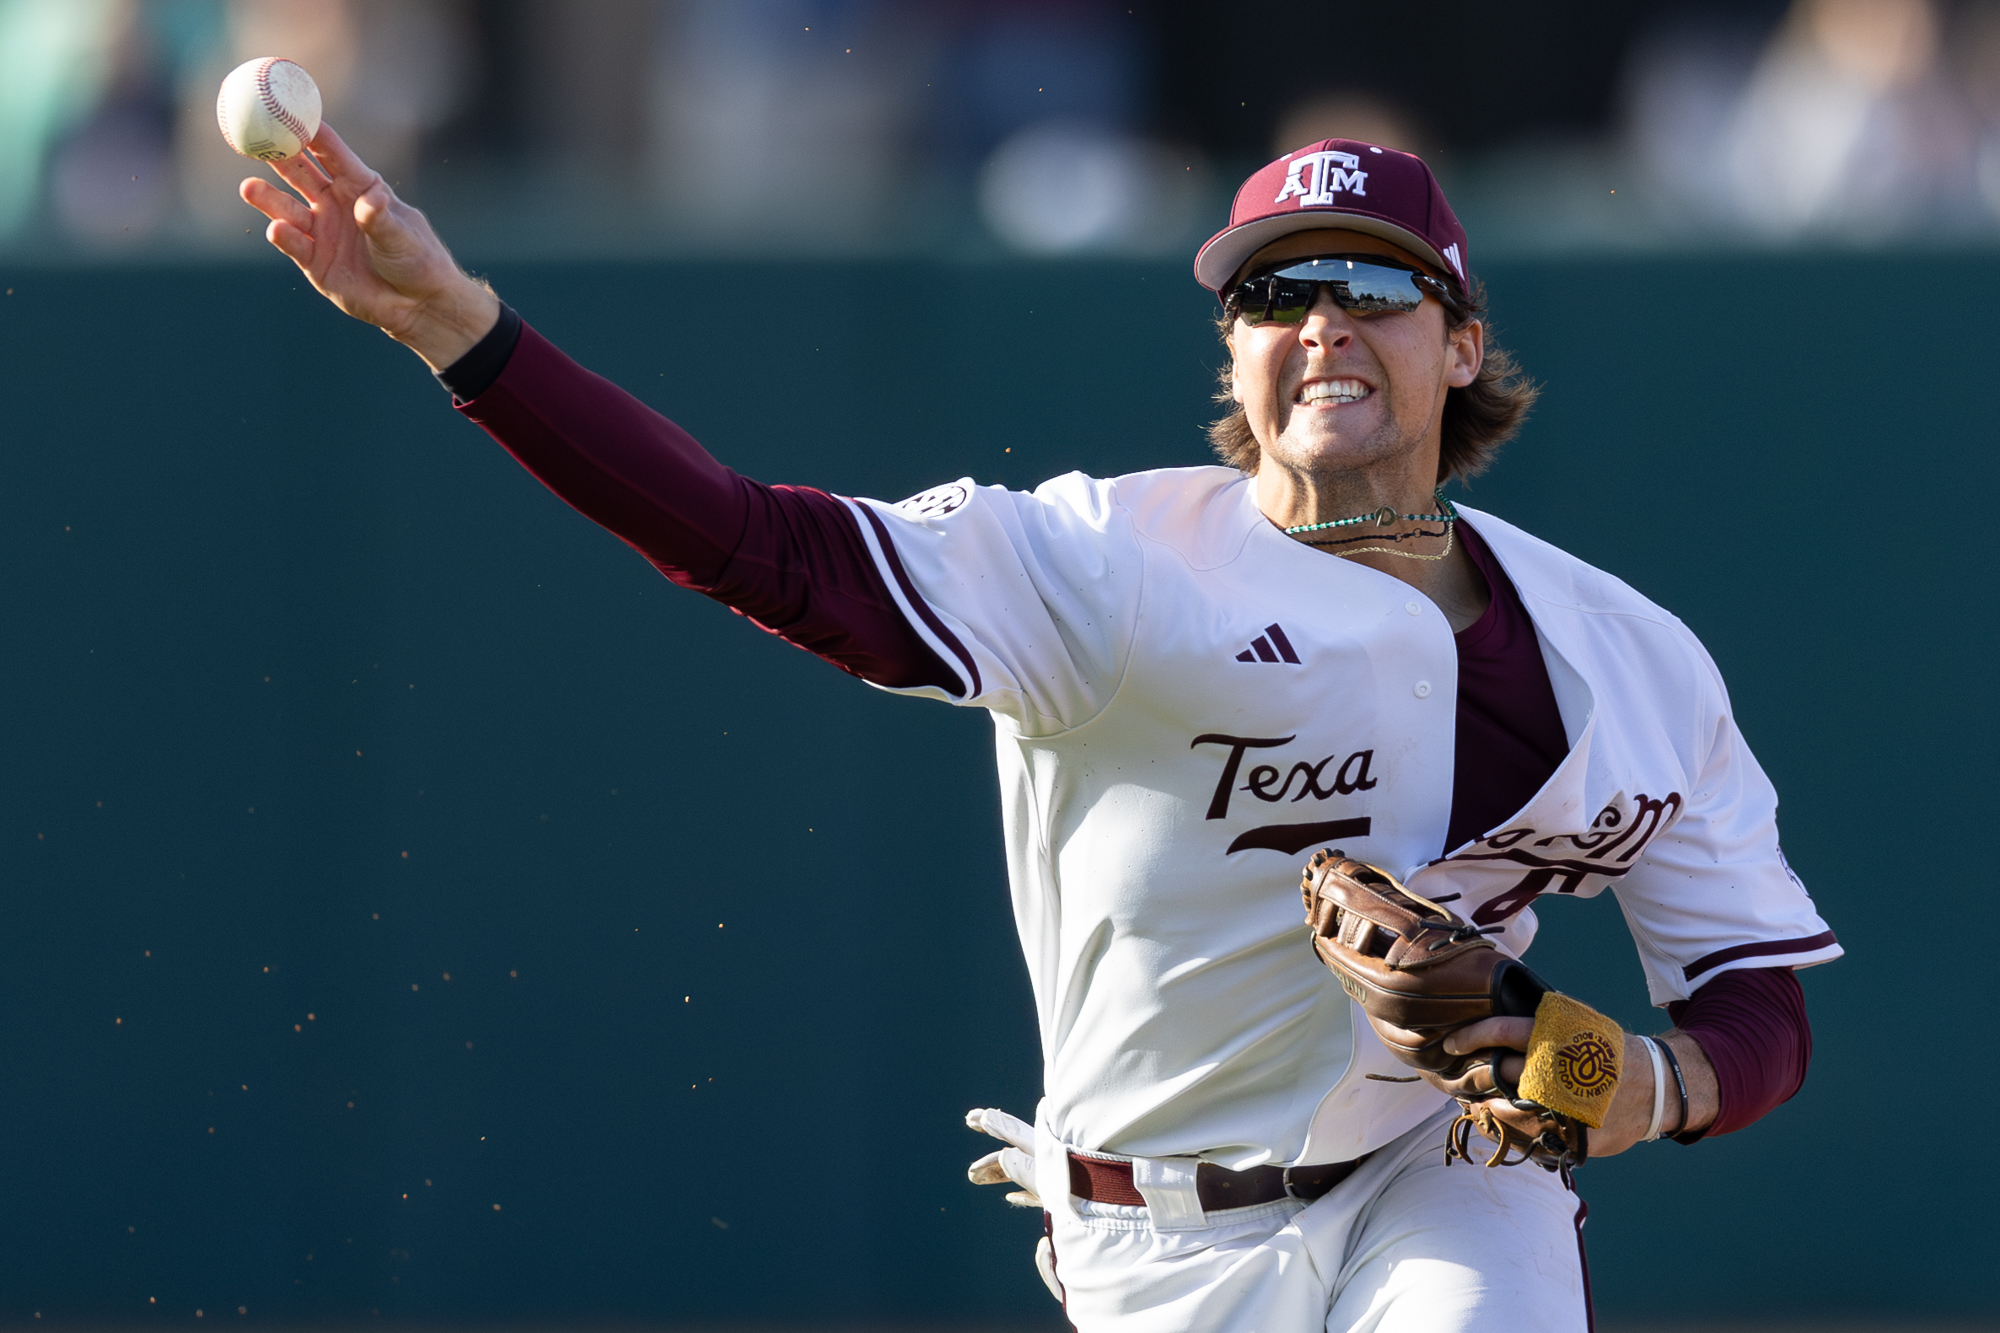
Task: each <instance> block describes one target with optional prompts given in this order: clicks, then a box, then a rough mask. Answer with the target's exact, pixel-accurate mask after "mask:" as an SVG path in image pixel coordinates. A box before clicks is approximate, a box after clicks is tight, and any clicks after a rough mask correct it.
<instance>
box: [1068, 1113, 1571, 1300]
mask: <svg viewBox="0 0 2000 1333" xmlns="http://www.w3.org/2000/svg"><path fill="white" fill-rule="evenodd" d="M1455 1112H1456V1107H1455V1106H1451V1107H1448V1109H1446V1110H1444V1111H1441V1112H1440V1113H1439V1114H1437V1115H1436V1116H1433V1117H1432V1118H1431V1119H1429V1120H1427V1121H1425V1122H1424V1123H1423V1124H1422V1125H1419V1126H1418V1127H1417V1128H1416V1129H1414V1130H1411V1131H1410V1132H1409V1133H1408V1134H1405V1135H1404V1136H1403V1137H1402V1138H1400V1139H1397V1140H1395V1141H1394V1142H1392V1143H1390V1144H1388V1145H1387V1146H1385V1147H1383V1148H1381V1149H1380V1150H1378V1151H1377V1152H1376V1153H1375V1154H1374V1155H1373V1156H1371V1157H1370V1158H1369V1159H1368V1160H1367V1161H1366V1162H1364V1163H1363V1164H1362V1166H1361V1168H1360V1169H1359V1170H1357V1171H1356V1172H1355V1173H1354V1174H1353V1175H1352V1176H1349V1177H1348V1178H1347V1179H1346V1180H1344V1181H1342V1182H1341V1183H1340V1184H1339V1185H1338V1186H1336V1187H1335V1188H1334V1189H1333V1190H1332V1191H1331V1192H1329V1193H1328V1194H1326V1195H1324V1196H1323V1197H1321V1198H1319V1199H1316V1200H1314V1201H1313V1202H1312V1203H1311V1204H1301V1203H1299V1202H1297V1201H1295V1200H1292V1199H1281V1200H1279V1201H1277V1202H1275V1203H1268V1204H1260V1205H1258V1206H1256V1207H1253V1208H1232V1209H1228V1210H1225V1211H1221V1212H1215V1213H1208V1214H1206V1215H1203V1214H1202V1213H1201V1212H1200V1209H1199V1205H1196V1207H1195V1208H1194V1209H1193V1211H1192V1216H1191V1217H1189V1218H1186V1219H1184V1220H1185V1221H1188V1222H1191V1223H1192V1225H1188V1226H1185V1227H1183V1228H1180V1229H1172V1230H1157V1229H1155V1228H1154V1226H1153V1223H1152V1219H1151V1213H1150V1210H1148V1209H1146V1208H1136V1207H1123V1206H1119V1205H1113V1204H1095V1203H1087V1202H1084V1201H1082V1200H1077V1199H1070V1200H1068V1201H1067V1205H1068V1206H1067V1207H1058V1208H1056V1209H1054V1210H1052V1211H1051V1213H1050V1228H1051V1238H1052V1239H1053V1241H1054V1248H1055V1275H1056V1279H1057V1281H1058V1282H1059V1283H1060V1284H1061V1286H1062V1289H1063V1297H1064V1310H1065V1311H1066V1313H1067V1314H1068V1316H1069V1319H1070V1322H1071V1323H1072V1324H1073V1325H1075V1327H1076V1328H1077V1330H1078V1333H1320V1330H1322V1329H1324V1330H1325V1331H1326V1333H1458V1331H1459V1330H1466V1331H1468V1333H1469V1331H1470V1330H1474V1329H1478V1330H1481V1331H1482V1333H1488V1331H1490V1330H1492V1329H1535V1330H1537V1333H1586V1331H1587V1330H1588V1329H1589V1328H1590V1326H1591V1325H1590V1305H1589V1280H1588V1277H1587V1275H1586V1270H1585V1268H1584V1263H1583V1251H1582V1241H1581V1233H1580V1231H1579V1227H1580V1226H1581V1224H1582V1211H1583V1204H1582V1201H1581V1200H1580V1199H1578V1198H1577V1196H1576V1195H1575V1194H1573V1193H1571V1192H1570V1191H1569V1190H1567V1189H1565V1188H1564V1187H1563V1184H1562V1182H1561V1181H1560V1180H1559V1179H1557V1177H1556V1176H1555V1175H1553V1174H1552V1173H1550V1172H1547V1171H1544V1170H1542V1169H1541V1168H1540V1167H1537V1166H1533V1165H1523V1166H1515V1167H1494V1168H1491V1169H1488V1168H1486V1167H1483V1166H1480V1165H1478V1164H1476V1163H1472V1164H1469V1163H1466V1162H1462V1161H1461V1162H1454V1163H1452V1164H1451V1165H1450V1166H1448V1167H1447V1166H1446V1165H1445V1163H1444V1134H1445V1126H1446V1125H1448V1124H1449V1123H1450V1122H1451V1118H1452V1116H1453V1114H1455ZM1483 1142H1484V1140H1482V1139H1479V1138H1477V1137H1476V1136H1475V1138H1474V1144H1475V1149H1476V1145H1477V1144H1480V1143H1483Z"/></svg>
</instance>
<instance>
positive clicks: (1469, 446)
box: [1208, 283, 1542, 486]
mask: <svg viewBox="0 0 2000 1333" xmlns="http://www.w3.org/2000/svg"><path fill="white" fill-rule="evenodd" d="M1485 309H1486V284H1484V283H1474V284H1473V288H1472V293H1471V299H1470V300H1466V301H1463V302H1462V303H1461V305H1460V311H1461V312H1462V316H1463V317H1462V318H1460V319H1459V320H1458V322H1457V323H1456V324H1453V325H1452V326H1451V329H1450V332H1453V333H1455V332H1457V331H1458V330H1459V329H1462V328H1464V327H1465V326H1466V325H1467V324H1469V323H1471V322H1472V321H1473V320H1474V319H1477V318H1478V317H1479V315H1480V312H1482V311H1483V310H1485ZM1234 321H1235V317H1234V316H1233V315H1229V314H1224V315H1222V316H1220V317H1218V318H1217V320H1216V325H1215V327H1216V331H1217V332H1218V333H1220V334H1221V335H1222V337H1223V339H1224V340H1225V341H1227V339H1228V337H1229V331H1230V328H1231V326H1232V324H1233V323H1234ZM1230 369H1231V368H1230V367H1229V366H1226V365H1225V366H1224V367H1223V368H1222V389H1221V391H1220V392H1218V393H1217V394H1216V395H1215V401H1217V402H1218V403H1227V404H1229V407H1230V411H1229V414H1228V415H1227V416H1224V417H1222V418H1220V419H1218V420H1216V421H1215V422H1213V423H1212V424H1210V426H1209V428H1208V442H1209V443H1210V444H1211V445H1213V446H1214V447H1215V453H1216V456H1217V457H1218V458H1220V459H1221V460H1222V461H1223V462H1225V463H1227V464H1228V465H1229V466H1231V467H1233V468H1236V469H1237V470H1238V471H1241V472H1245V473H1252V472H1255V471H1256V470H1257V464H1258V461H1259V460H1260V459H1261V458H1262V457H1263V450H1262V449H1260V448H1259V447H1258V445H1257V437H1256V436H1255V435H1253V434H1252V433H1251V431H1250V418H1249V417H1248V416H1246V415H1245V414H1244V411H1243V408H1242V407H1241V406H1240V405H1238V404H1237V403H1236V402H1235V397H1234V393H1233V391H1232V386H1231V383H1230ZM1541 392H1542V390H1541V386H1540V385H1538V384H1536V383H1535V382H1534V381H1533V380H1531V379H1529V378H1528V377H1527V375H1526V374H1524V373H1523V372H1522V370H1521V367H1520V365H1519V364H1518V363H1517V362H1516V361H1515V360H1514V357H1513V354H1512V353H1510V352H1508V351H1506V350H1505V349H1503V348H1501V347H1499V346H1497V345H1496V344H1495V343H1494V342H1493V340H1492V339H1491V338H1489V339H1487V342H1486V358H1485V360H1484V361H1482V362H1481V363H1480V366H1479V374H1478V375H1477V376H1475V377H1474V379H1473V381H1472V383H1470V384H1468V385H1466V386H1465V387H1464V388H1462V389H1449V390H1446V392H1445V397H1444V423H1443V439H1442V443H1441V446H1440V448H1439V449H1438V484H1439V485H1440V486H1442V485H1443V484H1444V483H1445V482H1447V481H1449V480H1451V479H1452V478H1453V477H1476V476H1478V475H1479V474H1480V473H1481V472H1484V471H1485V470H1486V469H1487V468H1488V467H1489V466H1491V464H1492V462H1493V459H1494V457H1495V455H1497V454H1498V453H1499V452H1500V446H1501V445H1503V444H1505V443H1506V442H1507V441H1508V440H1510V439H1512V438H1514V433H1515V432H1516V431H1518V430H1520V429H1521V424H1522V423H1523V422H1524V421H1526V420H1527V419H1528V412H1529V410H1530V409H1531V408H1533V407H1534V405H1535V399H1536V398H1537V397H1539V396H1540V395H1541Z"/></svg>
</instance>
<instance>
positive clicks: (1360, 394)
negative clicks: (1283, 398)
mask: <svg viewBox="0 0 2000 1333" xmlns="http://www.w3.org/2000/svg"><path fill="white" fill-rule="evenodd" d="M1367 396H1368V386H1367V385H1365V384H1363V383H1362V382H1361V381H1360V380H1320V381H1318V382H1317V383H1314V384H1308V385H1306V386H1305V388H1304V389H1302V390H1300V391H1299V401H1300V402H1301V403H1329V402H1330V403H1352V402H1357V401H1359V400H1360V399H1363V398H1366V397H1367Z"/></svg>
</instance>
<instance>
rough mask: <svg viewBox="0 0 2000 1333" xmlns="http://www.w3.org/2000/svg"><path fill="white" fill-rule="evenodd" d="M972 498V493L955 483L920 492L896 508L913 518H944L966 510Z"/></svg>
mask: <svg viewBox="0 0 2000 1333" xmlns="http://www.w3.org/2000/svg"><path fill="white" fill-rule="evenodd" d="M971 498H972V492H970V491H968V490H966V489H965V487H963V486H961V485H959V484H958V483H957V482H955V481H954V482H947V483H946V484H945V485H943V486H933V487H931V488H930V489H929V490H927V491H919V492H917V494H915V495H913V496H911V497H910V498H909V499H907V500H904V501H902V502H901V503H899V504H898V505H897V506H896V508H897V509H900V510H901V511H902V512H904V513H905V514H908V515H909V516H910V517H911V518H943V517H944V516H945V515H946V514H949V513H952V512H953V511H955V510H959V509H963V508H965V502H966V501H967V500H970V499H971Z"/></svg>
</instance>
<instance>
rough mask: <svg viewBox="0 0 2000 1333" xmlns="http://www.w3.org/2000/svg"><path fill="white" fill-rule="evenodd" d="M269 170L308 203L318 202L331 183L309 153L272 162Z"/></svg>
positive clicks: (330, 186)
mask: <svg viewBox="0 0 2000 1333" xmlns="http://www.w3.org/2000/svg"><path fill="white" fill-rule="evenodd" d="M271 170H273V171H275V172H277V173H278V176H279V178H280V179H282V180H283V181H284V182H285V184H287V185H289V186H291V187H292V188H293V189H294V190H297V191H298V192H299V194H300V195H302V196H303V197H304V198H305V199H306V200H307V201H308V202H310V203H318V202H319V201H320V200H321V199H322V198H324V197H325V196H326V193H327V191H328V190H329V189H331V188H332V185H333V182H332V180H331V179H330V178H329V177H328V176H327V174H326V173H325V172H324V171H322V170H320V166H319V163H317V162H315V161H313V158H312V154H311V153H299V154H296V155H294V156H292V157H288V158H285V159H283V160H282V161H278V162H273V163H272V164H271Z"/></svg>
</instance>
